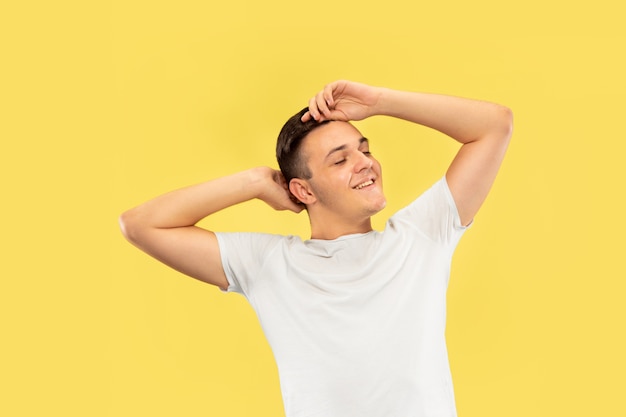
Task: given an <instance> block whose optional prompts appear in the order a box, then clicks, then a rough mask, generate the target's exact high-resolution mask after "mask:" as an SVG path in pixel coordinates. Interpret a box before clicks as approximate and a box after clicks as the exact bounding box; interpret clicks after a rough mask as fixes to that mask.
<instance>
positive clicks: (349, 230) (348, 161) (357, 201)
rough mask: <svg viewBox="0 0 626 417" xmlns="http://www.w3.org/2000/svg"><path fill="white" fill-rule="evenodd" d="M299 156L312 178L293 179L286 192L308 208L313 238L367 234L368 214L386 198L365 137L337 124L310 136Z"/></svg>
mask: <svg viewBox="0 0 626 417" xmlns="http://www.w3.org/2000/svg"><path fill="white" fill-rule="evenodd" d="M302 152H303V154H304V156H305V160H306V163H307V166H308V167H309V170H310V171H311V172H312V173H313V175H312V177H311V179H309V180H304V179H299V178H295V179H293V180H292V181H291V183H290V184H289V189H290V191H291V192H292V194H293V195H294V196H295V197H296V198H297V199H298V200H300V201H301V202H303V203H304V204H306V206H307V209H308V212H309V218H310V221H311V238H313V239H336V238H337V237H339V236H343V235H347V234H354V233H365V232H369V231H371V230H372V226H371V220H370V219H371V216H372V215H374V214H376V213H378V212H379V211H380V210H382V209H383V208H384V207H385V203H386V200H385V196H384V194H383V189H382V173H381V167H380V163H379V162H378V161H377V160H376V158H374V157H373V156H372V155H371V153H370V151H369V143H368V141H367V139H365V138H364V137H363V135H361V133H360V132H359V131H358V130H357V129H356V128H355V127H354V126H352V125H351V124H350V123H346V122H341V121H335V122H331V123H328V124H326V125H324V126H321V127H319V128H317V129H316V130H314V131H313V132H311V133H310V134H309V135H308V136H307V137H306V138H305V140H304V143H303V145H302ZM370 183H371V184H370Z"/></svg>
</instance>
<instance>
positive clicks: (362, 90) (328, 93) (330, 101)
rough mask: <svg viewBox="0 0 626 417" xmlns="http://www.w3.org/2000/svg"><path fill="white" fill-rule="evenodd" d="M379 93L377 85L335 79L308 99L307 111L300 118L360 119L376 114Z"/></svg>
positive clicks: (304, 120)
mask: <svg viewBox="0 0 626 417" xmlns="http://www.w3.org/2000/svg"><path fill="white" fill-rule="evenodd" d="M381 94H382V89H381V88H378V87H371V86H369V85H365V84H360V83H355V82H352V81H344V80H340V81H335V82H333V83H330V84H328V85H327V86H325V87H324V89H323V90H322V91H320V92H319V93H317V94H316V95H315V97H312V98H311V99H310V100H309V111H308V112H306V113H305V114H304V115H303V116H302V119H301V120H302V121H303V122H306V121H308V120H311V118H313V119H315V120H317V121H318V122H323V121H325V120H341V121H344V122H347V121H350V120H362V119H365V118H367V117H369V116H372V115H374V114H376V112H377V110H376V108H377V105H379V104H380V103H379V101H380V96H381Z"/></svg>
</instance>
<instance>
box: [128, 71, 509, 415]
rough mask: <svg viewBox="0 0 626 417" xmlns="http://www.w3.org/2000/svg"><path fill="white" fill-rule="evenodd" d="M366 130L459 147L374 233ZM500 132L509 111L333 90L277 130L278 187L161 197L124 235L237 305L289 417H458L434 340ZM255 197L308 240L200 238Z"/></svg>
mask: <svg viewBox="0 0 626 417" xmlns="http://www.w3.org/2000/svg"><path fill="white" fill-rule="evenodd" d="M374 115H386V116H392V117H397V118H401V119H405V120H408V121H411V122H414V123H417V124H421V125H424V126H428V127H431V128H433V129H437V130H439V131H441V132H442V133H444V134H446V135H448V136H450V137H452V138H454V139H455V140H457V141H459V142H460V143H462V146H461V148H460V150H459V152H458V154H457V155H456V157H455V158H454V160H453V161H452V164H451V165H450V167H449V168H448V171H447V172H446V175H445V177H443V178H442V179H441V180H439V181H438V182H437V183H436V184H434V185H433V186H432V187H431V188H430V189H429V190H428V191H426V192H425V193H423V194H422V195H421V196H420V197H419V198H417V199H416V200H415V201H414V202H413V203H411V204H409V205H408V206H407V207H405V208H404V209H402V210H400V211H399V212H398V213H396V214H394V215H393V216H392V217H391V218H390V219H389V221H388V222H387V225H386V227H385V230H384V231H383V232H378V231H373V230H372V226H371V221H370V217H371V216H372V215H373V214H375V213H377V212H378V211H380V210H381V209H382V208H383V207H384V206H385V197H384V194H383V189H382V176H381V167H380V164H379V163H378V161H377V160H376V159H375V158H374V156H372V155H371V154H370V152H369V147H368V141H367V139H365V138H364V137H363V136H362V135H361V133H359V131H358V130H357V129H355V128H354V127H353V126H352V125H351V124H350V123H348V122H349V121H351V120H361V119H364V118H367V117H370V116H374ZM511 128H512V116H511V112H510V111H509V110H508V109H507V108H505V107H502V106H499V105H496V104H492V103H486V102H481V101H475V100H468V99H462V98H457V97H449V96H441V95H433V94H422V93H412V92H403V91H396V90H390V89H385V88H379V87H372V86H367V85H364V84H359V83H354V82H348V81H336V82H333V83H331V84H329V85H327V86H326V87H325V88H324V89H323V90H322V91H320V92H319V93H318V94H317V95H316V96H315V97H313V98H312V99H311V100H310V102H309V106H308V110H307V109H305V110H303V111H302V112H300V113H299V114H297V115H296V116H294V117H292V118H291V119H290V120H289V121H288V122H287V124H286V125H285V127H284V128H283V130H282V131H281V134H280V135H279V140H278V145H277V157H278V160H279V164H280V167H281V169H282V174H281V172H278V171H275V170H273V169H271V168H267V167H262V168H253V169H250V170H248V171H244V172H240V173H237V174H234V175H231V176H228V177H224V178H219V179H216V180H213V181H209V182H206V183H203V184H199V185H195V186H192V187H188V188H185V189H182V190H178V191H174V192H171V193H169V194H165V195H163V196H161V197H158V198H156V199H154V200H152V201H149V202H147V203H145V204H143V205H141V206H139V207H137V208H135V209H132V210H129V211H128V212H126V213H124V214H123V215H122V217H121V225H122V230H123V232H124V234H125V236H126V237H127V238H128V239H129V240H130V241H131V242H132V243H133V244H135V245H136V246H138V247H139V248H140V249H142V250H144V251H145V252H147V253H148V254H150V255H152V256H154V257H155V258H157V259H159V260H161V261H163V262H164V263H166V264H167V265H170V266H171V267H173V268H176V269H177V270H179V271H181V272H183V273H185V274H187V275H190V276H192V277H194V278H197V279H200V280H202V281H205V282H207V283H209V284H213V285H216V286H218V287H220V288H221V289H223V290H228V291H236V292H240V293H242V294H243V295H245V296H246V298H247V299H248V300H249V302H250V303H251V305H252V306H253V308H254V309H255V311H256V313H257V315H258V317H259V320H260V322H261V325H262V327H263V329H264V332H265V335H266V337H267V338H268V341H269V343H270V345H271V347H272V350H273V352H274V356H275V358H276V361H277V364H278V369H279V374H280V381H281V390H282V394H283V401H284V404H285V411H286V415H287V416H288V417H304V416H306V417H313V416H315V417H322V416H323V417H352V416H354V417H357V416H358V417H382V416H389V417H435V416H437V417H452V416H456V409H455V403H454V393H453V389H452V380H451V376H450V369H449V365H448V358H447V350H446V344H445V335H444V332H445V315H446V305H445V296H446V288H447V283H448V278H449V267H450V262H451V257H452V253H453V251H454V248H455V246H456V244H457V242H458V240H459V239H460V237H461V235H462V234H463V232H464V230H465V228H466V227H467V226H468V225H469V224H470V223H471V221H472V219H473V218H474V215H475V214H476V212H477V211H478V209H479V207H480V206H481V204H482V203H483V201H484V199H485V198H486V196H487V193H488V192H489V189H490V188H491V185H492V183H493V181H494V179H495V177H496V173H497V171H498V169H499V167H500V164H501V162H502V159H503V157H504V153H505V151H506V148H507V145H508V142H509V138H510V135H511ZM283 174H284V175H283ZM254 198H258V199H260V200H262V201H264V202H266V203H267V204H269V205H270V206H271V207H273V208H275V209H278V210H282V209H287V210H292V211H294V212H299V211H301V210H302V209H303V208H306V210H307V211H308V215H309V218H310V222H311V239H309V240H305V241H302V240H301V239H299V238H297V237H293V236H278V235H271V234H260V233H213V232H210V231H206V230H203V229H200V228H198V227H196V226H195V224H196V223H197V222H198V221H199V220H201V219H202V218H204V217H206V216H208V215H210V214H212V213H215V212H217V211H219V210H222V209H224V208H227V207H230V206H232V205H234V204H237V203H240V202H243V201H247V200H251V199H254Z"/></svg>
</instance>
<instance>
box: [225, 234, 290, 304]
mask: <svg viewBox="0 0 626 417" xmlns="http://www.w3.org/2000/svg"><path fill="white" fill-rule="evenodd" d="M215 236H216V237H217V242H218V245H219V248H220V257H221V259H222V265H223V267H224V273H225V275H226V279H227V280H228V288H227V289H226V292H237V293H240V294H243V295H245V296H246V297H248V296H249V294H250V291H252V290H253V287H254V284H255V281H256V280H258V279H259V272H260V271H261V270H262V269H263V264H264V263H265V261H266V260H267V259H268V258H269V254H270V253H271V252H272V251H273V250H275V249H276V247H277V246H278V245H279V243H280V241H281V239H283V237H282V236H278V235H272V234H264V233H215Z"/></svg>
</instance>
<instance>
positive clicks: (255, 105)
mask: <svg viewBox="0 0 626 417" xmlns="http://www.w3.org/2000/svg"><path fill="white" fill-rule="evenodd" d="M619 4H620V3H619V2H618V1H617V0H614V1H609V0H599V1H595V2H570V1H565V0H559V1H553V2H550V1H544V0H541V1H540V0H529V1H524V2H521V1H519V2H514V3H511V2H503V1H488V0H477V1H471V2H468V1H461V0H452V1H444V2H434V1H433V2H420V1H414V0H410V1H409V0H405V1H393V0H392V1H385V2H370V3H367V2H363V1H355V0H349V1H343V2H339V1H330V0H321V1H317V2H294V1H286V0H284V1H269V2H261V1H251V0H246V1H233V2H211V1H198V0H195V1H194V0H182V1H176V2H174V1H169V2H167V1H109V2H84V1H74V2H71V1H59V2H52V1H51V2H42V1H24V2H13V4H10V3H9V2H5V4H3V5H2V6H1V8H0V9H1V10H0V42H1V44H0V45H1V49H0V53H1V60H2V63H1V65H0V72H1V73H2V74H1V77H0V103H1V104H0V105H1V107H0V138H1V140H2V142H1V143H2V147H1V148H0V155H1V156H0V178H1V181H2V184H1V185H2V186H1V195H2V204H1V205H0V211H1V217H0V220H1V222H2V226H1V230H2V232H1V234H2V239H1V245H2V248H1V252H0V253H1V256H2V263H1V266H0V274H1V281H0V282H1V291H0V325H1V328H0V330H1V333H0V334H1V337H2V340H1V342H0V351H1V356H0V384H1V386H0V415H6V416H50V415H54V416H57V415H58V416H173V415H182V416H187V417H191V416H224V417H238V416H242V417H243V416H246V417H247V416H259V417H260V416H281V415H283V411H282V404H281V399H280V393H279V386H278V380H277V376H276V369H275V365H274V362H273V359H272V356H271V352H270V350H269V348H268V346H267V343H266V342H265V340H264V338H263V336H262V333H261V331H260V329H259V326H258V323H257V321H256V318H255V316H254V313H253V312H252V311H251V309H250V308H249V306H248V305H247V304H246V302H245V300H244V299H243V298H242V297H240V296H237V295H224V294H221V293H220V292H219V291H218V290H217V289H215V288H212V287H210V286H208V285H205V284H202V283H200V282H197V281H194V280H192V279H189V278H186V277H183V276H182V275H180V274H178V273H176V272H174V271H172V270H169V269H167V268H166V267H164V266H162V265H160V264H158V263H157V262H156V261H153V260H152V259H150V258H148V257H147V256H145V255H144V254H142V253H141V252H139V251H138V250H136V249H135V248H133V247H132V246H131V245H129V244H128V243H127V242H126V241H125V240H124V239H123V237H122V236H121V234H120V233H119V230H118V228H117V216H118V215H119V213H120V212H122V211H123V210H124V209H126V208H129V207H131V206H133V205H136V204H138V203H141V202H143V201H145V200H146V199H148V198H151V197H153V196H155V195H158V194H160V193H162V192H165V191H168V190H170V189H173V188H177V187H180V186H184V185H187V184H191V183H196V182H200V181H204V180H207V179H210V178H214V177H216V176H220V175H225V174H229V173H232V172H235V171H238V170H241V169H245V168H247V167H250V166H253V165H261V164H266V165H272V166H275V162H274V157H273V150H274V141H275V137H276V135H277V133H278V130H279V129H280V127H281V126H282V123H283V122H284V121H285V120H286V118H287V117H288V116H290V115H291V114H293V113H295V112H296V111H297V110H299V109H300V108H301V107H304V105H306V101H307V100H308V98H309V96H311V95H312V94H313V93H315V92H316V91H317V90H318V89H320V88H321V87H322V86H323V85H324V84H325V83H327V82H329V81H332V80H334V79H337V78H347V79H353V80H356V81H361V82H365V83H370V84H374V85H384V86H388V87H394V88H399V89H406V90H414V91H428V92H439V93H446V94H453V95H461V96H468V97H474V98H481V99H486V100H491V101H496V102H500V103H503V104H506V105H508V106H510V107H511V108H512V109H513V110H514V112H515V118H516V119H515V121H516V128H515V133H514V136H513V141H512V144H511V147H510V150H509V153H508V155H507V158H506V160H505V164H504V166H503V169H502V171H501V173H500V175H499V177H498V180H497V182H496V184H495V187H494V189H493V192H492V194H491V195H490V197H489V199H488V201H487V203H486V204H485V206H484V207H483V209H482V211H481V213H480V214H479V216H478V217H477V219H476V223H475V225H474V227H473V228H472V229H471V230H470V231H469V232H468V233H467V234H466V235H465V237H464V238H463V240H462V241H461V244H460V245H459V247H458V250H457V253H456V257H455V260H454V264H453V271H452V280H451V285H450V289H449V297H448V299H449V318H448V331H447V336H448V344H449V350H450V360H451V365H452V369H453V376H454V381H455V386H456V395H457V406H458V411H459V415H460V416H462V417H488V416H494V417H495V416H498V417H499V416H508V417H513V416H525V417H526V416H568V417H572V416H620V415H626V406H625V405H624V401H623V395H624V392H625V391H626V389H625V388H626V383H625V382H624V381H625V380H626V379H625V376H626V360H625V359H624V352H625V351H626V342H625V337H624V319H625V318H626V308H625V307H624V302H623V298H624V295H625V289H626V284H625V283H624V278H626V269H625V268H624V248H625V245H624V240H623V239H624V237H623V236H624V233H625V232H626V229H625V223H626V222H625V221H624V219H623V217H624V215H623V213H624V208H625V207H624V196H623V194H624V179H626V175H625V172H624V165H625V163H624V152H625V151H626V145H625V144H624V142H625V139H626V137H625V135H624V127H623V122H624V113H625V110H626V109H625V104H624V103H625V102H626V84H625V81H624V74H626V64H625V60H624V58H623V56H624V45H625V44H626V42H625V41H626V33H625V30H624V29H623V11H622V9H621V6H619ZM358 127H360V128H361V129H362V131H363V132H364V134H366V135H367V136H368V137H370V138H371V140H372V143H373V146H372V149H373V152H374V153H375V154H376V155H377V156H378V158H379V159H380V160H381V161H382V164H383V168H384V172H385V186H386V192H387V196H388V199H389V205H388V208H387V209H385V211H383V212H382V213H381V214H380V215H379V216H377V217H376V220H375V225H376V227H377V228H380V227H381V226H382V225H383V224H384V221H385V219H386V218H387V217H388V216H390V215H391V214H392V213H393V212H395V210H397V209H398V208H399V207H402V206H403V205H404V204H406V203H407V202H408V201H410V200H411V199H412V198H414V197H415V196H417V195H418V194H419V193H420V192H421V191H422V190H424V189H425V188H426V187H427V186H429V185H430V184H431V183H432V182H434V181H435V180H436V179H437V178H439V177H440V176H441V175H443V172H444V171H445V168H446V167H447V164H448V162H449V161H450V160H451V157H452V156H453V154H454V152H455V150H456V148H457V146H456V144H455V143H453V142H452V141H450V140H447V139H446V138H443V137H442V136H441V135H439V134H436V133H434V132H431V131H428V130H427V129H424V128H420V127H416V126H413V125H410V124H408V123H405V122H401V121H395V120H389V119H373V120H368V121H365V122H362V123H360V124H358ZM204 224H205V225H206V226H207V227H210V228H213V229H216V230H254V231H257V230H258V231H273V232H279V233H290V232H291V233H295V234H300V235H302V236H304V237H306V235H307V233H308V223H307V220H306V217H305V215H298V216H296V215H293V214H289V213H276V212H273V211H272V210H271V209H269V208H268V207H265V206H263V205H262V204H260V203H257V202H250V203H246V204H243V205H240V206H237V207H234V208H232V209H230V210H228V211H225V212H222V213H219V214H217V215H215V216H214V217H213V218H211V219H209V220H208V221H206V222H205V223H204Z"/></svg>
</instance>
